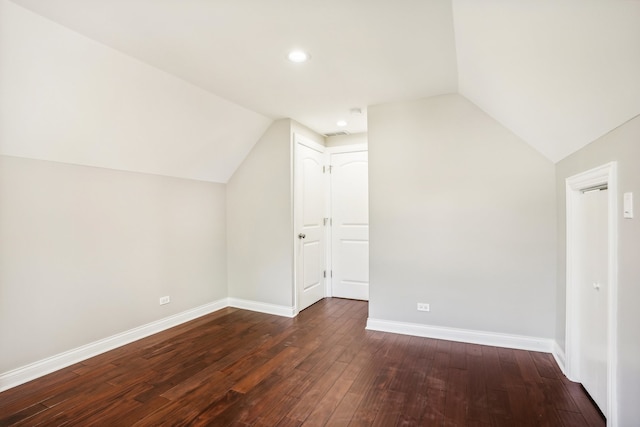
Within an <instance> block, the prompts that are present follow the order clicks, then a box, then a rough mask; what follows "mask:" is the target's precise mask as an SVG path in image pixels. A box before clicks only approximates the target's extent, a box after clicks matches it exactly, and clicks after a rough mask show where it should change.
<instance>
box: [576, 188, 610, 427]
mask: <svg viewBox="0 0 640 427" xmlns="http://www.w3.org/2000/svg"><path fill="white" fill-rule="evenodd" d="M607 193H608V192H607V190H595V191H588V192H585V193H584V194H582V195H581V196H580V198H579V202H578V203H579V211H578V212H580V214H579V215H578V217H577V218H576V220H577V221H576V225H577V230H576V231H577V232H578V235H577V236H576V237H577V243H578V245H577V250H578V253H577V254H576V255H577V257H578V260H579V265H580V268H579V269H578V271H577V275H576V277H575V279H576V284H577V286H578V288H577V295H576V296H577V298H578V305H577V310H578V313H577V315H578V323H579V329H578V351H579V353H578V367H579V368H578V372H579V380H580V382H581V383H582V385H583V386H584V388H585V389H586V390H587V392H589V394H590V395H591V397H592V398H593V400H594V402H596V404H597V405H598V407H599V408H600V410H601V411H602V413H603V414H604V415H605V416H606V415H607V330H608V323H607V322H608V297H607V295H608V287H607V280H608V195H607Z"/></svg>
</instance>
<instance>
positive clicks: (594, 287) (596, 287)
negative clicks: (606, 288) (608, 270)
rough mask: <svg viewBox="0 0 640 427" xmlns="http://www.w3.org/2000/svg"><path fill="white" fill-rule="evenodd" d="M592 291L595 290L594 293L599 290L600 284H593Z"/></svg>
mask: <svg viewBox="0 0 640 427" xmlns="http://www.w3.org/2000/svg"><path fill="white" fill-rule="evenodd" d="M593 289H595V290H596V291H599V290H600V283H594V284H593Z"/></svg>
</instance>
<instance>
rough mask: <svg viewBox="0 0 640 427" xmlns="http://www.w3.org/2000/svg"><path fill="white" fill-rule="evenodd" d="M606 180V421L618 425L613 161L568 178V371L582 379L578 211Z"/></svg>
mask: <svg viewBox="0 0 640 427" xmlns="http://www.w3.org/2000/svg"><path fill="white" fill-rule="evenodd" d="M603 184H606V185H607V186H608V192H607V193H608V254H609V255H608V276H609V277H608V289H609V294H608V320H607V323H608V327H607V335H608V338H607V341H608V342H607V413H608V417H607V424H608V425H609V426H614V427H615V426H617V418H618V417H617V396H616V394H617V393H616V390H617V389H616V385H617V381H616V376H617V360H618V359H617V317H616V315H617V306H618V299H617V298H618V210H617V197H618V191H617V164H616V162H610V163H607V164H605V165H602V166H599V167H597V168H594V169H591V170H588V171H586V172H583V173H580V174H577V175H574V176H572V177H570V178H567V180H566V199H567V200H566V202H567V212H566V221H567V249H566V250H567V263H566V265H567V276H566V288H567V294H566V299H567V301H566V310H567V311H566V365H565V367H566V372H565V373H566V375H567V378H569V379H570V380H572V381H577V380H579V378H578V372H577V368H576V365H577V358H578V355H577V354H576V353H577V349H578V343H577V337H578V332H577V331H578V329H579V327H580V325H579V321H578V311H577V309H576V307H575V302H576V301H577V296H576V295H577V292H576V291H577V287H576V286H575V284H574V282H573V277H574V276H575V272H574V270H575V269H576V268H577V262H576V259H575V258H576V256H575V254H576V244H577V243H576V231H575V226H576V215H577V214H578V197H580V194H581V191H582V190H585V189H588V188H593V187H596V186H599V185H603Z"/></svg>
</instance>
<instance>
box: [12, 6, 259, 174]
mask: <svg viewBox="0 0 640 427" xmlns="http://www.w3.org/2000/svg"><path fill="white" fill-rule="evenodd" d="M0 94H1V95H0V154H5V155H12V156H18V157H27V158H35V159H41V160H52V161H59V162H65V163H74V164H83V165H90V166H99V167H106V168H111V169H120V170H129V171H136V172H143V173H153V174H159V175H166V176H175V177H182V178H189V179H198V180H204V181H212V182H226V181H227V179H228V178H229V177H230V176H231V174H232V173H233V171H234V170H235V169H236V167H237V166H238V165H239V164H240V162H242V159H243V158H244V157H245V156H246V154H247V153H248V152H249V150H251V147H252V146H253V144H255V142H256V141H257V140H258V138H259V137H260V135H261V134H262V133H263V132H264V130H265V129H266V128H267V127H268V126H269V124H270V123H271V120H270V119H268V118H266V117H264V116H262V115H259V114H257V113H255V112H253V111H250V110H247V109H245V108H243V107H240V106H238V105H235V104H233V103H231V102H229V101H226V100H224V99H222V98H220V97H218V96H216V95H214V94H212V93H210V92H207V91H205V90H203V89H201V88H199V87H196V86H194V85H192V84H189V83H187V82H185V81H184V80H181V79H179V78H177V77H174V76H172V75H170V74H168V73H166V72H164V71H161V70H159V69H157V68H154V67H152V66H149V65H147V64H145V63H143V62H141V61H139V60H136V59H133V58H132V57H129V56H126V55H124V54H122V53H120V52H118V51H116V50H114V49H111V48H108V47H106V46H104V45H102V44H100V43H97V42H95V41H93V40H90V39H88V38H86V37H84V36H82V35H80V34H78V33H75V32H73V31H70V30H69V29H67V28H65V27H63V26H61V25H59V24H56V23H54V22H52V21H49V20H47V19H45V18H42V17H41V16H38V15H36V14H34V13H32V12H30V11H28V10H26V9H23V8H22V7H20V6H17V5H15V4H14V3H11V2H8V1H6V0H0Z"/></svg>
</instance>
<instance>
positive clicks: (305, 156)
mask: <svg viewBox="0 0 640 427" xmlns="http://www.w3.org/2000/svg"><path fill="white" fill-rule="evenodd" d="M295 150H296V168H295V177H294V179H295V194H294V197H295V206H296V236H298V238H297V241H298V247H297V262H296V286H297V295H298V310H304V309H305V308H307V307H308V306H310V305H311V304H313V303H315V302H317V301H319V300H320V299H322V298H324V296H325V294H324V289H325V286H324V281H325V278H324V271H325V264H326V263H325V231H324V217H325V187H326V186H325V176H324V173H323V166H324V153H323V151H322V149H320V148H312V147H310V146H307V145H304V144H303V143H301V142H300V141H298V142H297V143H296V146H295Z"/></svg>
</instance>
